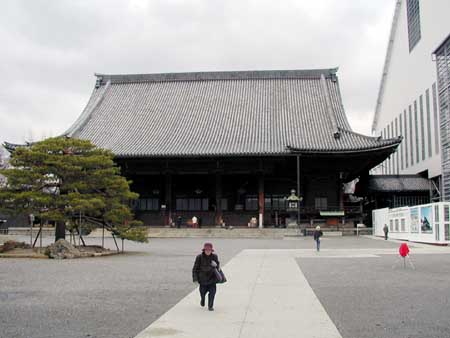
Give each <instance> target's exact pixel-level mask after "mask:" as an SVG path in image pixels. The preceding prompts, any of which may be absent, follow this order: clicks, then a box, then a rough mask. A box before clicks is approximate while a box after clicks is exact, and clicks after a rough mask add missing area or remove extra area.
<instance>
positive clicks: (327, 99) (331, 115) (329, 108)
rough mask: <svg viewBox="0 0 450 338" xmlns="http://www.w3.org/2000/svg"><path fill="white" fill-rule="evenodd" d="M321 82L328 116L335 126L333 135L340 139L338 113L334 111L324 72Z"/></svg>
mask: <svg viewBox="0 0 450 338" xmlns="http://www.w3.org/2000/svg"><path fill="white" fill-rule="evenodd" d="M320 84H321V85H322V91H323V93H324V96H325V104H326V106H327V113H328V117H329V118H330V120H331V125H332V126H333V130H332V132H333V136H334V138H336V139H338V138H339V136H340V133H339V127H338V123H337V118H336V113H335V112H334V110H333V106H332V105H331V99H330V93H329V91H328V87H327V83H326V80H325V76H324V75H323V74H322V75H321V76H320Z"/></svg>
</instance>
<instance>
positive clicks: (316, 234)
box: [313, 226, 323, 251]
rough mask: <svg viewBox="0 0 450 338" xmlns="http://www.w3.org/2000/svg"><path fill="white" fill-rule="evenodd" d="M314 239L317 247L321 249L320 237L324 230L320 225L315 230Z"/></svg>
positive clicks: (318, 249)
mask: <svg viewBox="0 0 450 338" xmlns="http://www.w3.org/2000/svg"><path fill="white" fill-rule="evenodd" d="M313 236H314V240H315V241H316V249H317V251H320V237H322V236H323V232H322V231H321V230H320V226H316V230H314V235H313Z"/></svg>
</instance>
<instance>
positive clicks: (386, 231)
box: [383, 224, 389, 240]
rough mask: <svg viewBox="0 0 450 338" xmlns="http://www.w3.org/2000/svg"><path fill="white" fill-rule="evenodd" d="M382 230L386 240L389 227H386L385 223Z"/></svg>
mask: <svg viewBox="0 0 450 338" xmlns="http://www.w3.org/2000/svg"><path fill="white" fill-rule="evenodd" d="M383 232H384V239H385V240H387V239H388V233H389V228H388V226H387V224H385V225H384V227H383Z"/></svg>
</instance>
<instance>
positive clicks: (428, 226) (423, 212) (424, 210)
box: [420, 205, 433, 233]
mask: <svg viewBox="0 0 450 338" xmlns="http://www.w3.org/2000/svg"><path fill="white" fill-rule="evenodd" d="M431 217H432V216H431V206H430V205H427V206H425V207H421V208H420V231H421V232H423V233H432V232H433V225H432V223H431Z"/></svg>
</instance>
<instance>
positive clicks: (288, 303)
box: [136, 250, 342, 338]
mask: <svg viewBox="0 0 450 338" xmlns="http://www.w3.org/2000/svg"><path fill="white" fill-rule="evenodd" d="M299 254H300V253H299V252H296V250H244V251H242V252H241V253H240V254H238V255H237V256H236V257H234V258H233V259H232V260H231V261H230V262H229V263H228V264H227V265H226V266H225V267H224V272H225V273H226V275H227V278H228V280H229V282H227V283H226V284H224V285H218V291H217V295H216V304H215V311H214V312H209V311H208V310H207V309H206V308H202V307H200V304H199V303H200V296H199V294H198V290H197V289H196V290H195V291H193V292H192V293H190V294H189V295H188V296H186V297H185V298H184V299H182V300H181V301H180V302H179V303H178V304H176V305H175V306H174V307H173V308H172V309H170V310H169V311H168V312H166V313H165V314H164V315H163V316H162V317H160V318H159V319H158V320H157V321H155V322H154V323H153V324H151V325H150V326H149V327H148V328H146V329H145V330H144V331H142V332H141V333H140V334H139V335H138V336H137V337H136V338H148V337H177V338H178V337H180V338H181V337H183V338H203V337H205V338H206V337H208V338H209V337H215V338H238V337H245V338H264V337H270V338H272V337H283V338H289V337H296V338H298V337H304V338H309V337H311V338H312V337H314V338H342V337H341V335H340V333H339V332H338V330H337V329H336V327H335V325H334V324H333V322H332V321H331V319H330V318H329V316H328V314H327V313H326V311H325V309H324V308H323V306H322V304H321V303H320V301H319V300H318V298H317V297H316V295H315V294H314V292H313V290H312V289H311V287H310V286H309V284H308V282H307V280H306V278H305V276H304V275H303V273H302V271H301V270H300V268H299V267H298V264H297V263H296V261H295V256H298V255H299Z"/></svg>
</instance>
